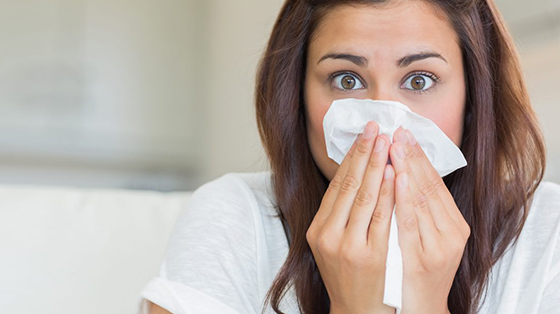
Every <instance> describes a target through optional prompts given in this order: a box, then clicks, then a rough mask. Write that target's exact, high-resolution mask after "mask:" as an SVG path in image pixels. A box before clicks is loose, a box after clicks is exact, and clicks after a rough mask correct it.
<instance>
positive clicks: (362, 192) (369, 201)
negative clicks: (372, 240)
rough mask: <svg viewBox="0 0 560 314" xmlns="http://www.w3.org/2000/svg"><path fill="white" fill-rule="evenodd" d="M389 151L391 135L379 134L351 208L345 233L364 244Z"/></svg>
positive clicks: (356, 241) (355, 241) (354, 240)
mask: <svg viewBox="0 0 560 314" xmlns="http://www.w3.org/2000/svg"><path fill="white" fill-rule="evenodd" d="M388 153H389V137H388V136H387V135H380V136H378V137H377V139H376V140H375V146H374V149H373V152H372V153H371V156H370V158H369V161H368V163H367V166H366V170H365V174H364V178H363V181H362V185H361V186H360V189H359V190H358V193H357V194H356V198H355V200H354V203H353V204H352V208H351V209H350V217H349V219H348V225H347V226H346V230H345V233H344V234H345V236H348V237H351V238H352V239H353V240H352V241H353V242H354V243H360V244H364V245H365V244H366V243H367V236H368V235H367V230H368V228H369V225H370V221H371V217H372V214H373V211H374V209H375V206H376V204H377V201H378V197H379V190H380V188H381V183H382V182H383V173H384V171H385V165H387V159H388V157H389V156H388Z"/></svg>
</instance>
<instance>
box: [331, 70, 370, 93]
mask: <svg viewBox="0 0 560 314" xmlns="http://www.w3.org/2000/svg"><path fill="white" fill-rule="evenodd" d="M334 82H335V84H336V87H337V88H338V89H342V90H353V89H360V88H363V87H364V86H363V84H362V82H360V80H359V79H358V78H357V77H355V76H354V75H352V74H348V73H344V74H340V75H337V76H335V77H334Z"/></svg>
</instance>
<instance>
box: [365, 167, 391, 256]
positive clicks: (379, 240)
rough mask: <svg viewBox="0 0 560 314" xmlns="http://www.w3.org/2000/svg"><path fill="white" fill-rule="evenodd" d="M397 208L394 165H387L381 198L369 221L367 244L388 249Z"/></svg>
mask: <svg viewBox="0 0 560 314" xmlns="http://www.w3.org/2000/svg"><path fill="white" fill-rule="evenodd" d="M394 208H395V170H394V169H393V166H391V165H386V166H385V171H384V174H383V183H382V184H381V189H380V190H379V200H378V201H377V205H376V206H375V210H374V211H373V214H372V216H371V221H370V223H369V230H368V238H367V241H368V242H367V244H368V246H369V247H370V248H371V249H372V250H373V251H377V252H379V250H380V248H384V251H385V252H386V251H387V248H388V247H387V246H388V241H389V230H390V227H391V216H392V215H393V210H394Z"/></svg>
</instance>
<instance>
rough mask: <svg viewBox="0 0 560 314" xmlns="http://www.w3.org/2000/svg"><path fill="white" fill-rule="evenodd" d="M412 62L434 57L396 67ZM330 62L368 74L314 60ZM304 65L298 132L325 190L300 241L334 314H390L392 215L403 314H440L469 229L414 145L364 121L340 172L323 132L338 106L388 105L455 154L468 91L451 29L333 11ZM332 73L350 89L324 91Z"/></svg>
mask: <svg viewBox="0 0 560 314" xmlns="http://www.w3.org/2000/svg"><path fill="white" fill-rule="evenodd" d="M419 51H422V52H424V53H426V52H429V53H430V54H432V55H433V54H437V55H438V56H440V57H429V58H422V60H419V61H415V62H412V63H410V64H408V65H405V66H398V65H397V63H398V62H397V61H398V60H400V59H401V58H402V57H404V56H406V55H410V54H416V53H418V52H419ZM333 52H335V53H343V54H345V55H348V54H352V55H357V56H361V57H362V58H365V59H367V63H366V62H365V61H363V62H362V63H363V64H355V63H356V62H351V61H349V60H347V58H334V59H333V58H327V59H324V60H323V61H320V60H321V59H323V56H325V55H326V54H330V53H333ZM307 58H308V60H307V61H308V62H307V64H308V67H307V69H306V74H307V75H306V80H305V87H304V93H305V95H304V97H305V108H306V119H307V126H308V129H307V133H308V138H309V141H310V146H311V150H312V154H313V158H314V159H315V162H316V163H317V165H318V166H319V168H320V169H321V171H322V172H323V174H324V175H325V176H326V177H327V178H328V179H329V180H330V184H329V188H328V189H327V191H326V193H325V195H324V196H323V199H322V201H321V205H320V208H319V210H318V211H317V214H316V215H315V217H314V219H313V221H312V223H311V225H310V227H309V229H308V231H307V234H306V238H307V241H308V243H309V246H310V248H311V250H312V252H313V255H314V258H315V260H316V262H317V266H318V268H319V271H320V274H321V277H322V279H323V281H324V283H325V287H326V289H327V292H328V294H329V298H330V300H331V314H337V313H344V314H350V313H394V309H393V308H391V307H388V306H386V305H384V304H383V302H382V300H383V286H384V274H385V262H386V258H387V241H388V236H389V228H390V221H391V214H392V212H393V208H394V207H395V208H396V209H395V214H396V221H397V226H398V234H399V246H400V247H401V251H402V257H403V299H402V312H401V313H402V314H415V313H434V314H438V313H439V314H448V313H449V309H448V305H447V298H448V296H449V291H450V289H451V286H452V283H453V279H454V277H455V274H456V271H457V269H458V267H459V264H460V261H461V258H462V255H463V253H464V249H465V245H466V242H467V240H468V238H469V236H470V227H469V226H468V224H467V223H466V221H465V219H464V217H463V216H462V213H461V212H460V210H459V208H458V207H457V205H456V203H455V201H454V199H453V196H452V195H451V193H450V192H449V190H448V189H447V187H446V185H445V183H444V182H443V180H442V178H441V177H440V176H439V174H438V173H437V171H436V170H435V169H434V167H433V166H432V164H431V163H430V161H429V160H428V158H427V157H426V155H425V154H424V151H423V150H422V148H421V147H420V145H418V143H417V141H416V140H415V138H414V135H413V134H412V133H411V132H410V131H408V130H405V129H403V128H402V127H400V128H399V129H397V131H396V132H395V134H394V135H393V139H389V138H388V137H387V136H386V135H380V136H379V137H378V131H379V129H378V126H377V124H376V123H375V122H374V121H372V122H369V123H368V125H367V126H366V128H365V129H364V132H363V134H361V135H360V136H359V137H358V139H357V140H356V142H355V143H354V145H353V146H352V148H351V149H350V151H349V152H348V154H347V155H346V156H345V158H344V160H343V162H342V164H341V165H340V166H339V165H338V164H337V163H336V162H334V161H332V160H331V159H329V158H328V156H327V152H326V148H325V143H324V134H323V128H322V121H323V118H324V115H325V113H326V111H327V110H328V108H329V106H330V104H331V103H332V101H334V100H336V99H340V98H371V99H379V100H396V101H400V102H402V103H404V104H406V105H408V106H409V107H410V109H411V110H412V111H414V112H416V113H418V114H420V115H422V116H424V117H426V118H429V119H431V120H432V121H433V122H434V123H435V124H436V125H438V127H440V129H442V130H443V132H444V133H445V134H446V135H447V136H448V137H449V138H450V139H451V140H452V141H453V142H454V143H455V144H456V145H457V146H460V144H461V142H460V140H461V137H462V133H463V124H462V122H463V117H464V107H465V82H464V72H463V64H462V57H461V50H460V47H459V44H458V41H457V36H456V34H455V32H454V30H453V29H452V28H451V26H450V25H449V24H448V22H447V21H446V20H445V18H443V17H442V16H441V15H439V14H438V12H437V11H436V10H434V8H433V7H431V6H430V5H429V4H427V3H426V2H421V1H408V2H395V3H390V4H389V5H383V6H372V5H360V6H338V7H336V8H335V9H333V10H332V11H331V12H330V13H328V14H327V15H326V16H325V17H324V19H323V22H322V23H321V24H320V25H319V27H318V31H317V33H316V36H315V37H313V38H312V40H311V42H310V45H309V55H308V56H307ZM442 59H444V60H445V61H444V60H442ZM354 60H356V58H354ZM358 63H360V62H358ZM339 71H343V72H351V73H354V78H355V80H354V83H355V82H358V83H356V84H346V85H345V86H350V88H349V91H344V90H341V89H343V88H344V85H343V84H338V85H337V82H338V83H341V82H342V81H341V80H340V79H339V80H338V81H337V80H335V81H333V82H330V81H329V80H328V77H329V76H330V75H331V74H332V73H335V72H339ZM418 71H422V72H424V73H423V74H422V75H424V76H422V77H421V78H420V79H418V78H417V76H418V75H420V74H414V75H411V73H413V72H418ZM425 73H431V74H433V75H435V76H436V77H437V79H434V80H437V82H433V81H432V80H431V79H430V74H428V75H427V76H426V74H425ZM337 75H338V74H337ZM347 75H349V74H343V75H341V76H340V77H339V78H342V77H343V76H347ZM350 75H351V74H350ZM412 76H415V77H416V78H415V80H416V82H418V81H422V82H423V84H414V86H415V87H416V89H419V90H426V92H425V93H418V92H417V91H416V89H415V87H413V84H410V82H411V81H410V80H408V79H409V78H411V77H412ZM350 80H352V78H351V79H350ZM346 82H348V80H347V81H346ZM407 82H408V84H407ZM432 84H434V85H432ZM336 87H339V89H337V88H336ZM389 159H390V161H391V163H390V164H388V161H389Z"/></svg>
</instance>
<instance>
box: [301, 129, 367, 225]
mask: <svg viewBox="0 0 560 314" xmlns="http://www.w3.org/2000/svg"><path fill="white" fill-rule="evenodd" d="M360 138H361V134H359V135H358V137H357V138H356V140H355V141H354V143H353V144H352V147H350V150H349V151H348V153H347V154H346V156H344V159H343V160H342V163H341V164H340V166H338V169H337V170H336V173H335V175H334V177H333V178H332V179H331V181H330V183H329V186H328V188H327V191H326V192H325V195H324V196H323V199H322V200H321V205H320V206H319V210H318V211H317V213H316V214H315V217H314V218H313V221H312V225H314V227H317V228H321V227H322V226H323V224H324V223H325V221H326V220H327V218H328V217H329V215H330V214H331V211H332V208H333V204H334V201H335V200H336V197H337V195H338V191H339V189H340V186H341V185H342V179H343V178H344V177H345V176H346V173H347V172H348V168H349V167H350V162H351V159H352V155H354V151H355V150H356V145H357V143H358V141H360Z"/></svg>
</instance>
